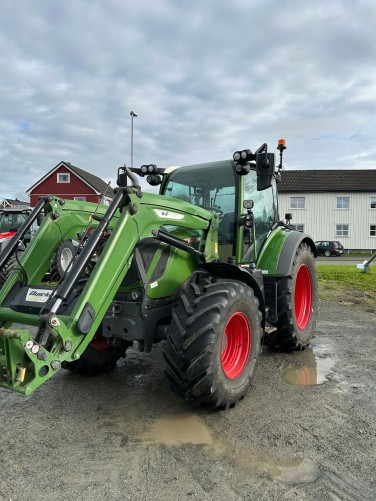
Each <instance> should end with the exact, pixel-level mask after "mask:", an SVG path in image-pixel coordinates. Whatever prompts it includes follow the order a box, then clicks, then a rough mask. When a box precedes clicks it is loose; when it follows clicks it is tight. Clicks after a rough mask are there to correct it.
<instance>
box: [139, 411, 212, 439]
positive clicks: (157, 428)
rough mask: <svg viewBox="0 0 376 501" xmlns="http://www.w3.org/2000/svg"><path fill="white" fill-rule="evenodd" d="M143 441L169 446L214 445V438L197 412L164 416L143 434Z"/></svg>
mask: <svg viewBox="0 0 376 501" xmlns="http://www.w3.org/2000/svg"><path fill="white" fill-rule="evenodd" d="M142 439H143V441H150V442H153V443H155V444H164V445H168V446H180V445H182V444H195V445H208V446H211V447H212V446H213V445H214V438H213V436H212V434H211V432H210V430H209V428H208V427H207V426H206V425H205V423H204V422H203V420H202V419H201V418H200V417H199V416H196V415H195V414H177V415H168V416H163V417H161V418H160V419H158V420H157V421H155V422H154V423H153V425H152V426H151V428H150V430H149V431H147V432H146V433H144V434H143V435H142Z"/></svg>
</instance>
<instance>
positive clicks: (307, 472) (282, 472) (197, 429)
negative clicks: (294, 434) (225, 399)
mask: <svg viewBox="0 0 376 501" xmlns="http://www.w3.org/2000/svg"><path fill="white" fill-rule="evenodd" d="M141 441H142V442H143V443H144V444H147V445H150V444H155V445H165V446H168V447H175V448H176V447H177V448H178V447H182V446H184V445H187V444H191V445H197V446H202V448H203V451H204V453H206V454H208V455H214V456H216V457H217V458H218V457H222V458H223V457H226V458H227V459H228V460H230V461H233V462H235V463H236V464H237V465H238V467H240V468H241V469H243V470H245V471H248V472H252V473H254V472H258V474H259V475H268V476H269V477H270V478H273V479H274V480H276V481H278V482H281V483H284V484H299V483H309V482H314V481H315V480H316V478H317V476H318V472H319V466H318V465H317V464H316V463H314V462H313V461H311V460H310V459H306V458H300V457H295V458H292V459H282V460H279V459H276V458H273V457H272V456H270V455H269V454H267V453H265V452H264V451H256V450H252V449H249V448H246V447H244V446H242V445H240V444H238V445H237V446H234V445H233V444H227V443H226V442H224V441H223V440H220V439H219V438H217V437H216V436H215V434H214V433H213V432H212V431H211V430H210V429H209V428H208V427H207V426H206V425H205V423H204V421H203V419H202V418H201V417H199V416H197V415H196V414H191V413H184V414H177V415H166V416H162V417H161V418H159V419H157V420H156V421H155V422H154V423H153V424H152V425H151V427H150V429H149V430H148V431H146V432H145V433H143V434H142V435H141Z"/></svg>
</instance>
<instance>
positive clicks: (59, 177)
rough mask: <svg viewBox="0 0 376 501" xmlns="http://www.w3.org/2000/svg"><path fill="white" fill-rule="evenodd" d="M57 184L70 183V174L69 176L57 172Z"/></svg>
mask: <svg viewBox="0 0 376 501" xmlns="http://www.w3.org/2000/svg"><path fill="white" fill-rule="evenodd" d="M57 182H58V183H70V174H69V172H58V174H57Z"/></svg>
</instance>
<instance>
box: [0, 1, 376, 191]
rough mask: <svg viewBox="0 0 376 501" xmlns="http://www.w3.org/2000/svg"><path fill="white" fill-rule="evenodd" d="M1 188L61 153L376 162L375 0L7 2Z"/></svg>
mask: <svg viewBox="0 0 376 501" xmlns="http://www.w3.org/2000/svg"><path fill="white" fill-rule="evenodd" d="M0 13H1V15H0V44H1V45H0V47H1V50H0V65H1V78H0V89H1V92H0V128H1V134H0V169H1V183H0V198H3V197H5V196H6V197H15V196H17V197H18V198H21V199H26V196H25V191H26V190H27V189H28V188H29V187H30V186H31V185H32V184H34V183H35V182H36V181H37V180H39V179H40V177H42V176H43V175H44V174H45V173H46V172H47V171H49V170H50V169H51V168H52V167H54V166H55V165H56V164H57V163H59V162H60V161H61V160H66V161H69V162H71V163H73V164H74V165H77V166H78V167H81V168H83V169H85V170H88V171H90V172H92V173H94V174H96V175H98V176H100V177H102V178H103V179H105V180H106V181H108V180H112V185H113V183H114V182H113V180H114V179H115V175H116V169H117V167H118V166H120V165H123V164H124V162H125V163H127V164H128V165H129V164H130V157H131V155H130V150H131V148H130V145H131V117H130V115H129V112H130V111H131V110H134V111H135V112H136V113H137V114H138V117H137V118H135V119H134V162H133V163H134V165H135V166H139V165H141V164H142V163H156V164H157V165H158V166H160V167H164V166H167V165H184V164H190V163H199V162H207V161H214V160H220V159H225V158H230V157H231V156H232V153H233V151H235V150H237V149H240V148H250V149H252V150H254V149H257V148H258V146H260V145H261V144H262V143H264V142H267V143H268V145H269V149H270V150H274V148H275V146H276V143H277V140H278V139H279V138H280V137H283V138H286V141H287V146H288V149H287V151H286V152H285V166H286V168H288V169H306V168H309V169H323V168H338V169H342V168H359V169H360V168H376V119H375V117H376V100H375V95H376V64H375V63H376V2H375V0H356V1H353V0H330V1H328V0H315V1H308V0H220V1H219V0H201V1H197V0H190V1H188V0H175V1H173V0H154V1H152V0H106V1H104V0H103V1H99V0H65V1H55V0H38V1H36V0H17V1H15V0H3V1H2V2H1V10H0Z"/></svg>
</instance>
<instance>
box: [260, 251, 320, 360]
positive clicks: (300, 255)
mask: <svg viewBox="0 0 376 501" xmlns="http://www.w3.org/2000/svg"><path fill="white" fill-rule="evenodd" d="M317 308H318V294H317V276H316V268H315V261H314V257H313V254H312V252H311V249H310V247H309V246H308V245H306V244H302V245H300V246H299V248H298V250H297V251H296V254H295V259H294V264H293V272H292V276H289V277H285V278H283V279H281V280H280V281H279V282H278V283H277V314H278V321H277V323H276V324H274V326H275V327H277V331H275V332H272V333H271V334H268V335H267V336H266V338H265V344H266V345H267V346H269V347H270V348H274V349H278V350H284V351H293V350H303V349H304V348H305V347H306V346H308V345H309V343H310V341H311V339H312V337H313V335H314V332H315V327H316V321H317Z"/></svg>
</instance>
